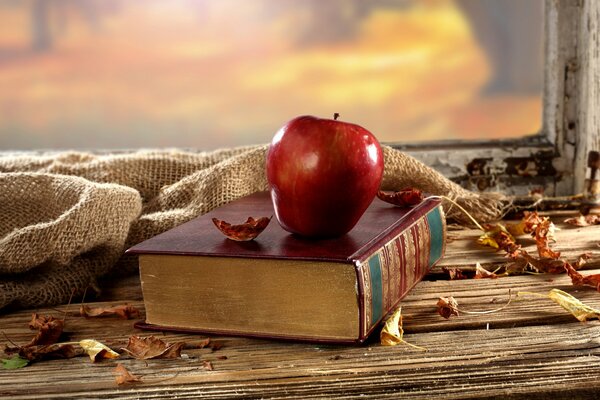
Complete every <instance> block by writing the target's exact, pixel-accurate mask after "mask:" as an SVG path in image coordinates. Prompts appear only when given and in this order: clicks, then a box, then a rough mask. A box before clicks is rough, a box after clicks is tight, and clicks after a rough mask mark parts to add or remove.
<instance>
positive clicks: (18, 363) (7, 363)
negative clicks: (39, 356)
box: [0, 355, 29, 369]
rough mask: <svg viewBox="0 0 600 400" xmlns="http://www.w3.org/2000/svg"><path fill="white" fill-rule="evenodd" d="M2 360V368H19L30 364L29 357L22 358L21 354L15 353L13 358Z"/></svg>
mask: <svg viewBox="0 0 600 400" xmlns="http://www.w3.org/2000/svg"><path fill="white" fill-rule="evenodd" d="M0 361H2V368H4V369H19V368H23V367H25V366H27V364H29V360H28V359H26V358H22V357H21V356H19V355H14V356H12V357H11V358H3V359H2V360H0Z"/></svg>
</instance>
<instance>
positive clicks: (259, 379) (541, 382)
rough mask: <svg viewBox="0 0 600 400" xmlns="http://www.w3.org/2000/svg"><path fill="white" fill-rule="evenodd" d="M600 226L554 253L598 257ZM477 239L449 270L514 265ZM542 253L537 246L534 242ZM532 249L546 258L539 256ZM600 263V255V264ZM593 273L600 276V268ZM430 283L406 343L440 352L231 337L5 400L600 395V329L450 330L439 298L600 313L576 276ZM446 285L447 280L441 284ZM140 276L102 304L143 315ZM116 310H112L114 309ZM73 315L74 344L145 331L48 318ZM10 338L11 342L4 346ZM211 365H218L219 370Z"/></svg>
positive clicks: (2, 384)
mask: <svg viewBox="0 0 600 400" xmlns="http://www.w3.org/2000/svg"><path fill="white" fill-rule="evenodd" d="M599 233H600V227H589V228H568V229H564V230H562V231H559V232H558V233H557V243H556V245H555V246H554V248H556V249H559V250H562V251H563V252H564V254H565V255H566V256H567V257H568V258H571V257H572V256H573V257H575V256H576V255H578V254H580V253H581V252H583V251H586V250H590V249H592V250H593V251H594V252H595V255H596V256H598V254H597V252H598V247H597V241H598V240H599V238H600V235H599ZM477 235H478V233H477V232H476V231H460V232H456V231H453V232H450V237H451V239H452V240H451V241H450V243H449V245H448V248H447V254H448V255H447V258H446V259H445V260H444V263H443V264H444V265H448V266H462V265H467V266H469V265H470V266H472V265H473V264H474V263H475V262H477V261H479V262H482V263H483V264H490V263H493V262H504V259H503V258H502V257H500V255H499V254H497V253H494V252H493V251H488V250H487V249H485V248H481V247H480V246H478V245H476V244H475V241H474V240H475V238H476V237H477ZM529 245H530V246H532V245H533V244H532V243H530V244H529ZM532 251H533V252H535V250H534V249H533V248H532ZM599 258H600V257H599ZM591 265H592V268H596V269H590V270H587V271H585V272H584V273H586V274H588V273H590V274H591V273H600V269H598V268H597V267H594V264H593V263H592V264H591ZM440 276H441V275H440V274H433V275H432V277H431V280H428V281H423V282H421V283H420V284H418V285H417V286H416V287H415V288H414V290H413V291H412V292H411V293H410V294H409V295H408V296H407V297H406V298H405V299H404V301H403V302H402V306H403V314H404V317H405V320H404V327H405V330H406V335H405V339H406V340H407V341H408V342H410V343H414V344H417V345H419V346H424V347H426V348H427V349H428V351H427V352H420V351H418V350H414V349H412V348H410V347H408V346H399V347H394V348H389V347H382V346H380V345H379V344H378V341H377V338H376V337H373V338H372V339H371V341H370V342H369V343H367V344H366V345H365V346H323V345H315V344H306V343H287V342H276V341H267V340H257V339H255V340H253V339H244V338H228V337H219V338H214V337H213V338H211V339H212V340H213V341H215V340H217V341H220V342H221V343H222V344H223V347H222V348H221V349H220V350H217V351H214V352H213V351H212V350H211V349H210V348H204V349H186V350H184V354H186V358H183V359H178V360H149V361H147V362H143V361H137V360H134V359H131V358H122V359H120V360H107V361H103V362H100V363H96V364H92V363H91V362H90V361H89V359H88V358H86V357H78V358H75V359H70V360H49V361H42V362H38V363H34V364H32V365H30V366H28V367H26V368H23V369H21V370H13V371H9V370H2V369H0V396H3V397H7V398H11V399H12V398H14V399H33V398H63V399H74V398H100V397H102V398H107V399H109V398H123V399H137V398H149V399H167V398H169V399H170V398H175V397H181V398H190V397H203V398H213V399H221V398H238V399H248V398H257V397H264V398H282V399H286V398H287V399H293V398H331V397H336V398H348V399H351V398H359V397H360V398H372V399H382V398H398V397H405V398H422V397H434V396H435V397H436V398H438V397H439V398H442V399H452V398H481V397H511V398H525V397H527V398H547V397H548V396H551V397H554V398H558V399H560V398H569V399H570V398H573V397H578V396H579V397H586V396H593V395H594V394H595V393H596V392H597V391H599V390H600V387H599V386H600V381H598V379H597V377H598V376H600V363H598V361H599V360H600V322H598V321H590V322H588V323H580V322H578V321H576V320H575V319H574V318H573V317H572V316H571V315H570V314H568V313H567V312H566V311H564V310H563V309H562V308H560V307H559V306H558V305H556V304H554V303H553V302H551V301H550V300H547V299H544V298H534V297H532V298H526V299H524V300H520V301H516V300H514V299H513V302H512V304H511V305H510V306H509V307H507V308H506V309H504V310H502V311H500V312H496V313H493V314H487V315H466V314H464V315H461V316H459V317H452V318H451V319H450V320H445V319H443V318H442V317H440V316H439V315H437V313H436V302H437V299H438V297H439V296H449V295H452V296H454V297H455V298H456V299H457V300H458V302H459V305H460V307H461V309H463V310H470V311H474V310H475V311H476V310H489V309H493V308H497V307H500V306H501V305H502V304H504V303H505V302H506V301H507V298H508V291H509V289H510V290H511V291H512V293H513V295H514V294H516V292H518V291H533V292H538V293H546V292H548V291H549V290H550V289H551V288H561V289H563V290H566V291H568V292H570V293H572V294H574V295H576V296H577V297H578V298H580V299H581V300H583V301H585V302H586V303H588V304H590V305H592V306H595V307H600V294H598V293H597V292H596V291H595V289H593V288H587V287H579V288H578V287H573V286H572V284H571V282H570V279H569V278H568V277H567V276H565V275H538V276H532V275H525V276H511V277H506V278H500V279H493V280H492V279H484V280H458V281H447V280H441V279H437V278H439V277H440ZM436 279H437V280H436ZM140 296H141V292H140V289H139V279H138V278H137V277H136V276H133V277H129V278H126V279H121V280H120V281H119V282H118V284H115V285H112V286H111V287H109V288H108V289H107V290H105V291H104V293H103V295H102V296H101V297H100V298H99V299H103V300H107V301H104V302H96V303H91V305H94V306H99V305H114V304H123V303H125V302H128V303H129V304H132V305H134V306H136V307H139V308H140V309H141V310H143V302H142V301H141V300H140V299H141V297H140ZM108 300H110V301H108ZM65 308H66V309H67V311H68V313H67V324H66V329H65V330H66V332H67V333H68V337H67V338H66V340H71V341H78V340H81V339H84V338H95V339H98V340H100V341H102V342H104V343H106V344H108V345H109V346H111V347H113V348H116V349H118V348H120V347H124V346H125V345H126V343H127V340H128V337H129V336H130V335H132V334H142V335H143V334H146V333H144V332H140V331H137V330H135V329H134V328H133V326H132V323H133V322H132V321H127V320H120V319H113V318H102V319H84V318H81V317H79V316H77V315H76V313H77V312H76V311H77V309H78V305H71V306H68V307H65V306H60V307H57V308H56V309H42V310H38V311H39V312H40V313H42V314H53V315H55V316H60V315H62V311H64V310H65ZM31 312H32V311H31V310H24V311H19V312H13V313H9V314H6V315H2V316H0V331H3V332H5V334H6V335H7V336H8V337H9V338H10V339H11V340H12V341H14V342H16V343H20V344H23V343H27V342H28V341H29V340H30V339H31V338H32V337H33V334H34V332H33V331H31V330H29V329H28V327H27V324H28V322H29V320H30V318H31ZM164 338H165V339H166V340H168V341H177V340H184V341H188V342H189V341H199V340H201V339H203V336H195V335H178V334H166V335H164ZM3 341H4V340H2V341H0V342H3ZM203 361H210V362H211V363H212V365H213V367H214V370H213V371H208V370H206V368H204V366H203ZM117 362H121V363H123V364H124V365H125V366H126V367H127V368H128V369H129V370H130V371H131V372H133V373H135V374H137V375H140V376H142V378H143V379H144V383H141V384H138V385H134V386H127V387H118V386H117V385H116V383H115V381H114V373H113V369H114V367H115V365H116V363H117Z"/></svg>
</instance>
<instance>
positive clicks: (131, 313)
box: [79, 304, 140, 319]
mask: <svg viewBox="0 0 600 400" xmlns="http://www.w3.org/2000/svg"><path fill="white" fill-rule="evenodd" d="M79 313H80V314H81V316H83V317H86V318H94V317H109V316H117V317H120V318H123V319H131V318H135V317H139V316H140V311H139V310H138V309H137V308H135V307H134V306H130V305H127V304H123V305H120V306H114V307H89V306H86V305H82V306H81V307H80V308H79Z"/></svg>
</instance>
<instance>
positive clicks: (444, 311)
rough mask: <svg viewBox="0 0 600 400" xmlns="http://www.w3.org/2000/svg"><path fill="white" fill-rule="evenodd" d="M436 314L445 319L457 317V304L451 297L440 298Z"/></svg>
mask: <svg viewBox="0 0 600 400" xmlns="http://www.w3.org/2000/svg"><path fill="white" fill-rule="evenodd" d="M437 312H438V314H440V315H441V316H442V317H444V318H446V319H448V318H450V317H451V316H453V315H456V316H457V317H458V315H459V312H458V302H457V301H456V300H455V299H454V297H452V296H450V297H440V298H439V300H438V302H437Z"/></svg>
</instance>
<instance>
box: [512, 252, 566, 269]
mask: <svg viewBox="0 0 600 400" xmlns="http://www.w3.org/2000/svg"><path fill="white" fill-rule="evenodd" d="M520 257H521V258H522V259H523V260H525V261H526V263H527V264H526V265H529V266H531V268H532V269H533V270H535V271H536V272H539V273H547V274H562V273H563V272H564V271H565V269H564V265H565V261H564V260H557V259H555V258H550V257H542V258H535V257H533V256H532V255H530V254H529V253H527V252H526V251H525V250H521V251H520Z"/></svg>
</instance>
